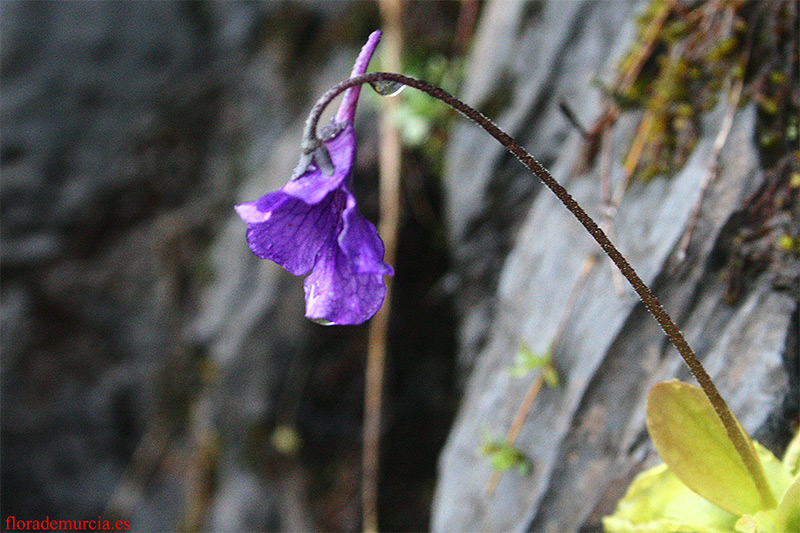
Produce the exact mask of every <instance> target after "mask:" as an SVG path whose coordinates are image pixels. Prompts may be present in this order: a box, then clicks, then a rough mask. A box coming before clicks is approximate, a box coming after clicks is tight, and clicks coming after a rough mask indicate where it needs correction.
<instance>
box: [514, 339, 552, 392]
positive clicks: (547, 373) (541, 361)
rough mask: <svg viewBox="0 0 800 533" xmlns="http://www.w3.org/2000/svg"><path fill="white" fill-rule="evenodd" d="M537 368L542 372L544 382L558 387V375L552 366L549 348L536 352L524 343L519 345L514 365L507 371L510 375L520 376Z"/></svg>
mask: <svg viewBox="0 0 800 533" xmlns="http://www.w3.org/2000/svg"><path fill="white" fill-rule="evenodd" d="M539 369H541V370H542V372H543V373H544V376H543V377H544V380H545V383H547V384H548V385H549V386H550V387H558V375H557V374H556V372H555V369H554V368H553V354H552V353H551V352H550V350H548V351H547V352H546V353H544V354H537V353H535V352H534V351H533V350H531V349H530V348H529V347H527V346H525V345H524V344H523V345H520V347H519V351H518V352H517V359H516V361H515V363H514V367H513V368H512V369H511V370H510V371H509V372H510V373H511V375H512V376H514V377H515V378H521V377H525V376H527V375H528V374H530V373H531V372H532V371H534V370H539Z"/></svg>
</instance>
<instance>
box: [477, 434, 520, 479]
mask: <svg viewBox="0 0 800 533" xmlns="http://www.w3.org/2000/svg"><path fill="white" fill-rule="evenodd" d="M480 452H481V454H482V455H485V456H486V457H488V458H489V463H490V464H491V465H492V469H493V470H495V471H496V472H505V471H507V470H510V469H512V468H516V469H517V471H518V472H519V473H520V474H521V475H523V476H526V475H528V474H529V473H530V471H531V462H530V459H528V457H527V456H526V455H525V454H524V453H523V452H522V450H520V449H519V448H515V447H514V446H513V445H511V444H509V443H508V442H506V441H505V440H490V441H488V442H486V443H485V444H484V445H483V446H481V449H480Z"/></svg>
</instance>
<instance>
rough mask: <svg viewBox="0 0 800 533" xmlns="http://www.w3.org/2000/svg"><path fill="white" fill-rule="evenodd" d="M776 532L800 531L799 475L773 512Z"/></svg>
mask: <svg viewBox="0 0 800 533" xmlns="http://www.w3.org/2000/svg"><path fill="white" fill-rule="evenodd" d="M775 527H776V529H777V531H781V532H786V533H790V532H793V531H800V474H798V475H796V476H795V478H794V479H793V480H792V482H791V484H790V485H789V486H788V487H787V488H786V491H785V492H784V493H783V496H782V497H781V501H780V503H778V509H777V511H776V512H775Z"/></svg>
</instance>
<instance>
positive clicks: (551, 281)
mask: <svg viewBox="0 0 800 533" xmlns="http://www.w3.org/2000/svg"><path fill="white" fill-rule="evenodd" d="M632 7H633V6H632V5H631V4H628V3H622V2H610V3H609V2H604V3H598V2H569V3H567V4H564V3H563V2H545V3H544V4H543V5H542V11H541V14H540V18H539V20H540V21H541V22H540V25H538V26H537V25H536V23H533V22H532V23H530V24H533V25H534V26H535V27H536V31H535V32H534V30H530V32H526V31H523V30H517V32H516V34H513V33H512V35H514V38H513V41H514V42H513V44H509V43H508V39H507V36H508V35H509V31H510V29H509V28H510V27H513V25H512V24H511V21H514V20H516V17H517V15H516V14H515V12H514V9H509V6H508V5H507V4H505V3H503V2H496V3H492V4H489V5H488V6H487V14H486V16H485V17H484V19H483V20H482V24H483V27H482V28H481V31H480V32H479V35H483V36H487V35H492V36H495V37H494V39H495V40H494V41H492V40H491V39H490V38H489V37H486V38H485V39H484V41H481V40H480V39H479V40H478V42H483V43H484V47H481V48H480V51H476V52H475V53H474V55H473V64H472V70H471V72H473V73H475V74H474V76H472V75H471V76H469V77H468V79H469V80H474V81H473V82H472V83H474V85H470V83H468V84H467V87H466V88H465V94H466V95H467V97H468V98H470V99H471V100H472V102H473V103H474V102H475V101H480V98H479V96H477V95H476V93H480V94H491V93H493V92H494V93H496V92H498V91H502V90H505V88H506V86H505V84H510V86H511V87H524V88H525V93H524V94H525V95H532V96H530V97H529V98H525V97H523V96H522V94H520V95H519V96H518V97H516V98H513V99H511V103H510V104H509V106H510V107H509V108H508V109H507V110H506V111H505V112H504V113H502V114H501V115H500V116H499V117H498V123H499V124H500V125H501V126H504V127H507V128H508V129H509V130H510V132H511V133H512V135H515V136H517V137H518V138H521V139H523V140H525V139H530V141H529V142H528V143H527V144H528V148H529V150H530V151H531V152H532V153H533V154H534V155H538V154H543V156H542V160H543V161H544V162H545V163H546V164H549V166H550V168H551V171H552V172H553V175H554V176H555V177H556V179H557V180H559V181H560V182H561V183H562V184H564V185H565V186H566V188H567V189H568V190H569V191H570V193H571V194H572V195H573V196H574V197H575V198H576V199H577V200H578V201H579V202H580V203H581V204H582V205H583V206H584V207H585V208H586V210H587V211H588V212H589V213H590V214H591V215H592V216H593V217H595V218H596V219H598V220H602V218H603V211H602V207H603V206H602V204H601V191H600V174H599V171H598V170H592V171H589V173H587V174H584V175H573V173H572V169H573V168H575V167H576V164H577V161H578V160H577V157H578V155H579V149H578V147H579V138H578V137H579V135H578V134H577V132H574V133H572V134H570V135H569V136H568V137H567V138H566V139H562V138H560V137H563V136H564V135H566V132H567V127H566V124H563V123H562V126H561V127H556V126H554V124H558V123H559V121H558V119H557V117H556V116H555V109H556V107H557V106H558V103H559V100H560V99H561V98H562V97H566V100H567V101H569V102H579V103H580V104H579V105H580V107H577V110H578V113H579V115H580V116H581V118H583V119H584V120H586V123H591V120H593V119H594V118H595V117H596V116H597V115H598V114H599V111H600V99H599V97H598V95H597V91H596V90H594V89H592V88H591V86H590V83H589V82H590V81H591V80H592V78H594V77H601V78H602V77H604V76H607V73H608V72H609V69H610V68H611V66H613V65H614V64H615V61H616V60H617V59H616V57H615V54H614V53H612V51H613V50H616V51H619V50H621V49H624V48H625V47H626V46H627V44H626V43H630V41H631V37H632V32H631V30H630V23H631V21H632V17H633V15H634V13H635V11H634V10H633V9H632ZM522 26H523V27H524V26H525V23H522ZM590 29H591V30H590ZM542 42H543V43H556V44H555V45H553V46H551V47H547V46H545V45H542V44H540V43H542ZM512 51H513V52H512ZM520 56H524V57H531V58H534V59H532V61H531V62H530V63H529V64H528V69H529V73H528V74H525V73H520V72H519V71H516V72H515V71H514V70H513V66H514V65H516V64H518V63H519V62H521V61H520V60H519V57H520ZM581 58H583V60H582V59H581ZM484 67H486V68H487V69H488V70H489V71H490V72H491V74H486V73H485V72H484V71H482V69H483V68H484ZM504 68H506V69H511V71H512V72H515V73H514V74H513V75H510V76H508V77H506V78H505V79H504V77H503V76H502V74H499V73H501V72H502V71H503V69H504ZM509 80H510V81H509ZM726 112H727V108H726V105H725V104H722V105H720V106H719V107H718V108H717V109H716V110H715V111H714V112H713V113H710V114H709V115H708V116H707V117H706V119H705V123H704V125H703V131H704V132H705V136H704V137H703V138H702V139H701V140H700V142H699V144H698V146H697V148H696V149H695V151H694V152H693V154H692V156H691V158H690V160H689V161H688V163H687V164H686V166H685V167H684V168H683V169H682V170H681V171H680V172H679V173H678V174H677V175H675V176H672V177H659V178H656V179H654V180H652V181H651V182H649V183H646V184H643V183H636V184H634V185H633V186H632V187H631V188H630V189H629V190H628V191H627V192H626V193H625V195H624V196H623V199H622V202H621V203H620V205H619V206H618V207H617V209H616V210H615V211H616V216H615V217H614V218H613V231H611V232H610V233H611V235H612V239H613V240H614V241H615V242H616V243H617V245H618V246H619V248H620V250H621V251H622V252H623V254H624V255H625V256H626V257H627V258H628V259H629V260H630V262H631V264H632V265H633V266H634V267H635V268H636V269H637V271H638V272H639V274H640V276H641V277H642V279H643V280H644V281H645V282H646V283H648V284H650V285H651V287H654V288H655V292H656V293H657V295H658V296H659V297H660V298H662V299H663V302H664V305H665V307H666V308H667V309H668V310H669V311H670V312H671V313H673V316H674V317H675V318H676V319H677V320H678V322H679V324H681V327H682V328H683V330H684V332H685V333H686V335H687V339H688V341H689V343H690V344H691V345H693V346H694V347H695V349H696V350H697V352H698V354H699V356H700V357H701V358H702V359H704V360H705V362H706V364H707V365H708V370H709V372H710V373H711V374H712V376H713V377H714V378H715V380H716V382H717V384H718V386H719V388H720V390H721V392H722V394H723V396H724V397H725V398H726V399H727V400H728V402H729V404H730V406H731V408H732V409H733V411H734V412H735V413H736V414H737V416H739V417H740V420H741V421H742V423H743V424H744V425H745V427H746V429H748V431H751V432H755V431H756V430H758V429H759V428H760V427H762V426H763V425H764V424H765V423H766V422H767V421H768V419H769V417H770V416H771V415H774V414H775V413H776V412H777V411H779V410H780V404H781V401H782V398H783V397H784V396H785V395H786V393H787V389H788V384H787V375H786V371H785V368H784V366H783V361H782V355H783V354H784V352H785V351H786V350H787V346H788V343H789V338H790V336H791V332H792V331H793V330H796V324H793V323H792V320H796V315H795V318H794V319H792V313H793V312H795V310H796V307H797V302H796V300H795V298H794V297H792V295H790V294H787V293H786V292H781V291H776V290H775V289H774V287H773V284H772V282H771V280H770V278H769V276H766V277H764V278H763V279H761V280H760V282H759V283H758V284H757V285H756V286H755V287H753V288H752V290H751V291H750V292H749V293H748V294H747V296H746V297H745V298H743V299H742V300H741V301H740V302H739V303H737V304H736V305H729V304H728V303H726V302H725V290H724V283H723V282H722V281H721V280H720V279H719V278H718V269H719V268H721V265H715V263H714V261H713V260H712V254H713V253H715V252H716V250H717V248H718V247H720V246H724V241H725V239H726V238H727V237H726V231H727V230H726V228H727V226H728V225H730V224H732V223H734V222H732V221H734V220H735V216H736V213H737V211H738V210H739V209H740V208H741V205H742V204H743V202H744V201H745V199H746V198H747V197H748V195H749V194H751V193H752V192H753V191H755V190H756V189H757V188H758V187H759V186H760V185H761V183H762V180H763V176H762V172H761V170H760V168H759V161H758V155H757V150H756V148H755V146H753V144H752V137H753V131H754V128H755V109H754V108H753V107H752V106H749V107H747V108H745V109H742V110H740V111H737V112H736V114H735V117H734V123H733V128H732V130H731V133H730V136H729V138H728V140H727V142H726V144H725V147H724V148H723V150H722V152H721V154H720V173H719V175H718V176H717V179H716V180H715V181H714V182H713V184H712V185H711V186H710V187H709V188H708V189H707V190H706V191H705V192H703V185H702V182H703V177H704V176H705V175H706V173H707V172H708V171H709V167H710V165H711V164H712V161H711V154H712V145H713V142H714V139H715V137H716V135H717V132H718V131H719V130H720V128H721V123H722V121H723V116H724V114H725V113H726ZM629 119H630V117H628V118H627V119H626V118H625V117H623V118H622V120H621V121H620V123H619V124H618V126H617V135H621V136H623V138H624V136H625V135H630V133H631V132H630V128H629V127H626V120H627V121H628V123H630V122H629ZM544 124H549V125H550V126H548V127H545V126H543V125H544ZM488 144H489V141H488V140H487V139H486V138H485V136H482V134H481V133H479V132H478V133H476V132H474V131H472V130H471V129H469V126H466V127H463V128H461V127H459V128H456V131H455V133H454V136H453V139H452V149H451V151H450V152H449V153H448V164H447V174H446V184H447V186H448V189H447V190H448V195H449V196H448V202H449V206H450V209H451V215H450V220H451V224H452V229H453V231H452V239H453V246H454V249H455V254H456V256H457V257H458V258H459V264H458V265H457V266H456V270H457V272H459V273H460V274H461V276H462V283H463V287H462V292H461V294H460V295H459V298H460V299H461V302H462V303H461V308H462V309H463V310H464V313H465V314H466V320H465V322H464V327H463V330H462V332H461V339H462V346H461V349H460V350H461V358H462V361H463V363H464V365H465V367H466V368H469V367H470V365H472V364H474V367H473V369H472V372H471V374H470V376H469V381H468V384H467V387H466V390H465V394H464V398H463V400H462V405H461V409H460V412H459V414H458V417H457V419H456V421H455V423H454V425H453V428H452V430H451V434H450V437H449V439H448V442H447V445H446V447H445V449H444V451H443V452H442V455H441V458H440V465H439V468H440V469H439V480H438V484H437V489H436V495H435V501H434V508H433V522H432V529H433V530H434V531H475V530H480V531H512V530H513V531H526V530H530V531H576V530H578V529H580V528H585V527H588V528H589V529H592V530H593V529H596V528H598V527H599V520H600V518H601V517H602V516H603V515H604V514H607V513H610V512H611V511H613V509H614V505H615V502H616V500H617V499H618V498H619V497H621V495H622V490H624V487H625V486H626V484H627V483H629V481H630V479H631V478H632V477H633V475H635V473H637V472H638V471H639V470H640V469H641V468H643V467H644V466H646V465H650V464H653V462H654V461H655V460H656V459H657V457H656V456H655V454H654V452H653V450H652V449H651V445H650V444H649V440H648V439H647V436H646V432H645V429H644V400H645V397H646V394H647V391H648V389H649V387H650V386H651V385H652V384H654V383H655V382H657V381H660V380H665V379H670V378H672V377H680V378H682V379H684V380H691V378H690V377H689V376H688V375H687V372H686V371H685V370H684V367H683V365H682V362H681V360H680V358H679V357H678V355H677V353H676V351H675V350H674V349H673V348H672V347H671V345H669V344H668V343H666V342H665V338H664V335H663V333H662V332H661V330H660V328H659V327H658V325H657V323H656V322H655V321H654V320H653V319H652V317H650V316H649V314H648V313H647V312H646V311H645V310H644V308H643V306H642V305H641V304H640V303H639V302H638V300H637V298H636V297H635V295H634V293H633V292H632V289H631V288H630V287H629V286H628V285H627V282H625V283H624V284H622V285H618V283H617V279H615V277H616V276H617V274H616V273H615V268H616V267H613V265H611V263H610V261H609V260H608V259H606V258H605V257H604V256H603V257H601V258H600V259H599V260H598V262H597V263H596V264H595V265H594V266H593V267H592V268H591V270H589V271H588V274H585V273H584V270H583V269H584V267H585V266H586V264H587V263H586V262H587V259H589V258H591V257H594V256H596V254H597V252H598V246H597V244H596V243H595V242H594V241H593V240H592V239H591V237H590V236H589V235H588V234H587V233H586V231H585V230H584V229H583V228H582V227H581V226H580V225H579V224H578V222H577V221H576V220H575V219H574V218H573V217H572V215H571V214H570V213H569V212H567V211H566V209H565V208H564V207H563V206H562V205H561V203H560V202H559V201H558V200H557V199H556V198H555V197H554V196H553V195H551V194H550V193H549V191H545V193H541V194H539V193H538V189H537V187H534V186H516V185H515V182H518V181H522V180H530V179H532V177H531V176H529V175H527V174H526V172H525V171H524V169H523V168H522V167H521V165H518V163H517V162H516V161H514V160H511V159H510V158H508V157H506V156H504V155H502V154H501V153H500V152H499V151H498V149H497V148H493V147H489V146H487V145H488ZM622 145H624V143H623V142H619V140H618V141H617V142H616V143H615V146H616V147H617V150H619V147H620V146H622ZM619 157H620V156H619V154H617V153H615V154H614V155H612V156H611V160H612V161H614V160H619ZM512 165H516V166H513V167H512ZM621 173H622V171H621V169H620V168H619V167H612V169H611V177H610V178H611V183H612V184H614V183H617V182H618V181H619V180H620V177H621ZM523 189H527V190H526V192H524V193H522V194H521V195H520V193H519V192H518V191H520V190H523ZM701 194H702V196H701ZM534 196H535V199H534V200H533V202H532V204H530V207H529V208H528V207H527V206H528V202H526V201H525V200H524V199H525V198H530V197H534ZM476 199H482V200H476ZM698 203H700V205H701V210H700V215H699V219H698V223H697V226H696V228H695V230H694V232H693V233H692V236H691V240H690V241H689V245H688V248H687V249H686V250H685V256H684V255H683V251H682V245H681V244H680V242H681V238H682V236H683V235H684V234H685V232H686V231H687V228H689V226H690V225H691V224H692V216H693V215H692V211H693V209H694V206H695V205H697V204H698ZM512 209H513V211H511V213H509V210H512ZM526 212H527V214H526V215H524V216H522V215H520V216H521V218H523V219H524V222H523V224H522V226H521V227H519V229H518V230H517V228H516V226H515V224H514V222H513V215H515V214H525V213H526ZM509 235H514V238H513V240H510V241H506V240H505V239H507V238H508V236H509ZM506 247H508V249H509V252H508V253H507V254H506V251H505V248H506ZM476 258H478V262H479V263H480V264H481V267H480V268H481V270H479V271H476V270H475V267H474V266H473V265H472V263H473V260H475V259H476ZM584 275H585V278H584ZM493 280H497V281H496V282H493ZM495 283H496V284H495ZM618 286H619V287H621V289H622V290H621V292H620V290H619V289H618V288H617V287H618ZM493 287H496V289H493ZM573 291H574V294H573ZM464 294H466V296H464ZM475 317H477V318H475ZM562 320H563V329H560V327H561V326H560V325H561V324H562ZM553 342H554V343H555V344H554V346H553V350H554V351H553V360H554V364H555V366H556V369H557V371H558V374H559V376H560V378H561V386H560V387H559V388H557V389H547V388H545V389H544V390H543V391H542V392H541V393H540V394H539V395H538V396H537V398H536V401H535V403H534V404H533V408H532V409H531V411H530V414H529V415H528V417H527V419H526V421H525V423H524V425H523V426H522V428H521V431H520V433H519V437H518V439H517V441H516V446H517V447H518V448H519V449H520V450H521V451H522V452H523V453H524V454H525V455H526V456H527V457H528V458H529V459H530V461H531V464H532V471H531V473H530V475H528V476H522V475H519V474H517V473H515V472H509V473H506V474H505V475H503V476H502V477H501V479H500V482H499V485H498V486H497V488H496V491H495V492H494V493H493V494H489V493H488V492H487V487H488V485H489V480H490V478H491V477H492V470H491V467H490V465H489V462H488V460H487V458H485V457H482V456H481V455H480V453H479V448H480V446H481V445H482V444H483V442H484V439H485V437H486V435H490V436H492V437H496V438H503V437H505V434H506V433H507V431H508V429H509V428H510V426H511V424H512V420H513V418H514V416H515V413H516V410H517V408H518V406H519V405H520V403H521V402H522V399H523V397H524V396H525V394H526V391H527V389H528V387H529V385H530V383H531V381H532V380H533V377H529V378H524V379H518V378H514V377H512V376H511V375H510V373H509V370H510V368H511V367H512V366H513V365H514V359H515V355H516V354H517V352H518V351H519V347H520V345H525V346H528V347H530V348H531V349H532V350H533V351H534V352H537V353H543V352H545V351H546V350H547V349H548V347H549V346H550V345H551V343H553ZM473 362H474V363H473Z"/></svg>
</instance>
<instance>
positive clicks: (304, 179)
mask: <svg viewBox="0 0 800 533" xmlns="http://www.w3.org/2000/svg"><path fill="white" fill-rule="evenodd" d="M323 144H324V145H325V148H327V150H328V154H329V155H330V156H331V162H332V163H333V167H334V171H333V175H331V176H326V175H325V174H324V173H323V172H322V171H320V169H319V168H318V167H317V165H316V164H312V165H311V166H310V167H309V168H308V170H306V171H305V172H304V173H303V174H301V175H300V177H298V178H297V179H294V180H291V181H289V182H288V183H287V184H286V185H284V186H283V189H281V190H282V191H283V192H285V193H287V194H291V195H292V196H295V197H297V198H299V199H301V200H303V201H304V202H306V203H307V204H316V203H319V202H321V201H322V200H323V199H324V198H325V197H326V196H327V195H328V193H330V192H331V191H333V190H335V189H338V188H339V187H340V186H341V185H342V184H343V183H345V181H346V180H347V177H348V176H349V175H350V171H351V170H352V168H353V160H354V159H355V157H356V134H355V131H354V130H353V125H352V124H346V125H345V127H344V129H343V130H342V131H341V132H340V133H339V134H338V135H336V136H335V137H334V138H333V139H331V140H329V141H326V142H325V143H323Z"/></svg>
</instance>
